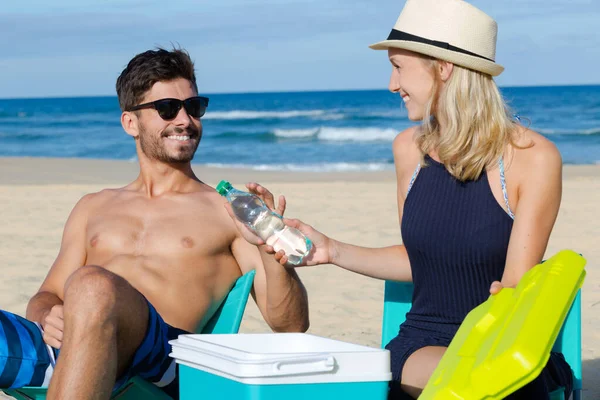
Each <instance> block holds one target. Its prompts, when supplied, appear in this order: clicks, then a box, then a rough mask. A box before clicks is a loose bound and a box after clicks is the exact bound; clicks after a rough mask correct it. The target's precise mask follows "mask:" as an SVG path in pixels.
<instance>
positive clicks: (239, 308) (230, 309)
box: [2, 271, 255, 400]
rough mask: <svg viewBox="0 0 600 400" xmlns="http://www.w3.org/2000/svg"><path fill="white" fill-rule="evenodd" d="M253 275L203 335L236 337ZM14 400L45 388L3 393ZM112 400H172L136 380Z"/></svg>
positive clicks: (36, 399) (40, 395)
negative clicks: (227, 334) (231, 335)
mask: <svg viewBox="0 0 600 400" xmlns="http://www.w3.org/2000/svg"><path fill="white" fill-rule="evenodd" d="M254 275H255V271H250V272H247V273H246V274H244V275H242V276H241V277H240V278H238V279H237V281H236V282H235V284H234V286H233V287H232V288H231V290H230V291H229V294H228V295H227V297H226V298H225V299H224V300H223V303H222V304H221V306H220V307H219V308H218V309H217V311H216V312H215V313H214V315H213V316H212V317H211V319H210V320H209V321H208V322H207V323H206V325H205V326H204V328H203V329H202V330H201V332H198V333H203V334H212V333H214V334H220V333H238V332H239V330H240V324H241V322H242V317H243V316H244V310H245V309H246V304H247V302H248V297H249V295H250V291H251V289H252V284H253V283H254ZM2 391H4V392H5V393H6V394H8V395H10V396H13V397H14V398H16V399H17V400H45V399H46V392H47V388H37V387H23V388H19V389H2ZM112 399H115V400H116V399H118V400H142V399H143V400H146V399H147V400H173V399H171V397H169V396H168V395H166V394H165V393H164V392H163V391H162V390H160V389H159V388H158V387H157V386H155V385H154V384H152V383H149V382H147V381H145V380H143V379H141V378H139V377H134V378H132V379H130V380H129V381H128V382H127V383H126V384H125V385H124V386H123V388H121V389H120V390H119V391H118V392H117V393H115V394H113V396H112Z"/></svg>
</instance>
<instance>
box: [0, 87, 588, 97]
mask: <svg viewBox="0 0 600 400" xmlns="http://www.w3.org/2000/svg"><path fill="white" fill-rule="evenodd" d="M596 86H600V83H583V84H582V83H573V84H556V85H550V84H541V85H506V86H504V85H502V86H498V87H499V88H500V89H519V88H566V87H596ZM379 91H388V89H385V88H378V89H368V88H367V89H312V90H310V89H309V90H271V91H266V92H260V91H244V92H202V94H204V95H207V96H209V95H210V96H212V95H233V94H237V95H248V94H295V93H330V92H379ZM99 97H105V98H106V97H117V94H116V93H115V94H90V95H63V96H52V95H50V96H33V97H0V100H44V99H47V100H50V99H85V98H99Z"/></svg>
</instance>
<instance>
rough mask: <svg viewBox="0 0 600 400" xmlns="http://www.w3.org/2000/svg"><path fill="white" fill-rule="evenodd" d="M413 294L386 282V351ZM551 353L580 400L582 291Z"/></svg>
mask: <svg viewBox="0 0 600 400" xmlns="http://www.w3.org/2000/svg"><path fill="white" fill-rule="evenodd" d="M412 294H413V285H412V283H409V282H393V281H386V282H385V292H384V305H383V323H382V332H381V347H385V346H386V345H387V344H388V343H389V342H390V341H391V340H392V339H393V338H394V337H396V336H397V335H398V331H399V328H400V324H402V322H404V320H405V319H406V313H407V312H408V311H410V308H411V305H412ZM552 350H553V351H555V352H560V353H562V354H563V355H564V357H565V359H566V361H567V362H568V363H569V365H570V366H571V369H572V370H573V400H581V399H582V393H581V392H582V380H581V378H582V361H581V290H578V291H577V295H576V297H575V299H574V301H573V303H572V305H571V308H570V309H569V312H568V314H567V316H566V318H565V321H564V323H563V325H562V328H561V330H560V333H559V334H558V337H557V339H556V341H555V343H554V346H553V349H552ZM563 393H564V391H561V390H560V389H558V390H556V391H555V392H553V393H552V394H551V396H550V399H551V400H563V399H564V394H563ZM564 400H566V399H564Z"/></svg>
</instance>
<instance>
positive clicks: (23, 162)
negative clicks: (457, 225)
mask: <svg viewBox="0 0 600 400" xmlns="http://www.w3.org/2000/svg"><path fill="white" fill-rule="evenodd" d="M192 168H193V169H194V172H195V173H196V175H197V176H198V178H199V179H201V180H203V181H206V182H207V183H209V182H215V183H216V182H218V181H220V180H221V179H226V180H229V181H230V182H250V181H258V182H270V183H286V182H290V183H292V182H388V181H395V179H396V175H395V171H394V170H393V169H391V170H379V171H324V172H315V171H293V170H281V171H273V170H269V171H265V170H254V169H246V168H239V167H214V166H205V165H203V164H192ZM0 171H1V172H0V185H56V184H120V183H128V182H131V181H133V180H134V179H135V178H136V177H137V175H138V172H139V167H138V164H137V162H135V161H126V160H110V159H91V158H52V157H0ZM599 177H600V164H580V165H575V164H565V165H564V166H563V179H586V178H592V179H593V178H599Z"/></svg>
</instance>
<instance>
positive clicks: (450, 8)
mask: <svg viewBox="0 0 600 400" xmlns="http://www.w3.org/2000/svg"><path fill="white" fill-rule="evenodd" d="M497 33H498V25H497V24H496V21H494V20H493V19H492V18H491V17H490V16H488V15H487V14H485V13H484V12H483V11H481V10H479V9H478V8H476V7H474V6H472V5H471V4H469V3H467V2H465V1H463V0H407V1H406V4H405V5H404V9H403V10H402V12H401V13H400V17H398V21H397V22H396V25H394V29H392V32H391V33H390V35H389V36H388V38H387V40H384V41H382V42H379V43H375V44H373V45H371V46H369V47H370V48H372V49H374V50H387V49H388V48H390V47H395V48H399V49H406V50H410V51H414V52H416V53H420V54H425V55H428V56H431V57H434V58H437V59H440V60H445V61H448V62H451V63H453V64H456V65H460V66H462V67H465V68H469V69H472V70H475V71H480V72H483V73H486V74H489V75H492V76H497V75H500V73H502V71H504V67H503V66H501V65H499V64H496V62H495V58H496V36H497Z"/></svg>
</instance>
